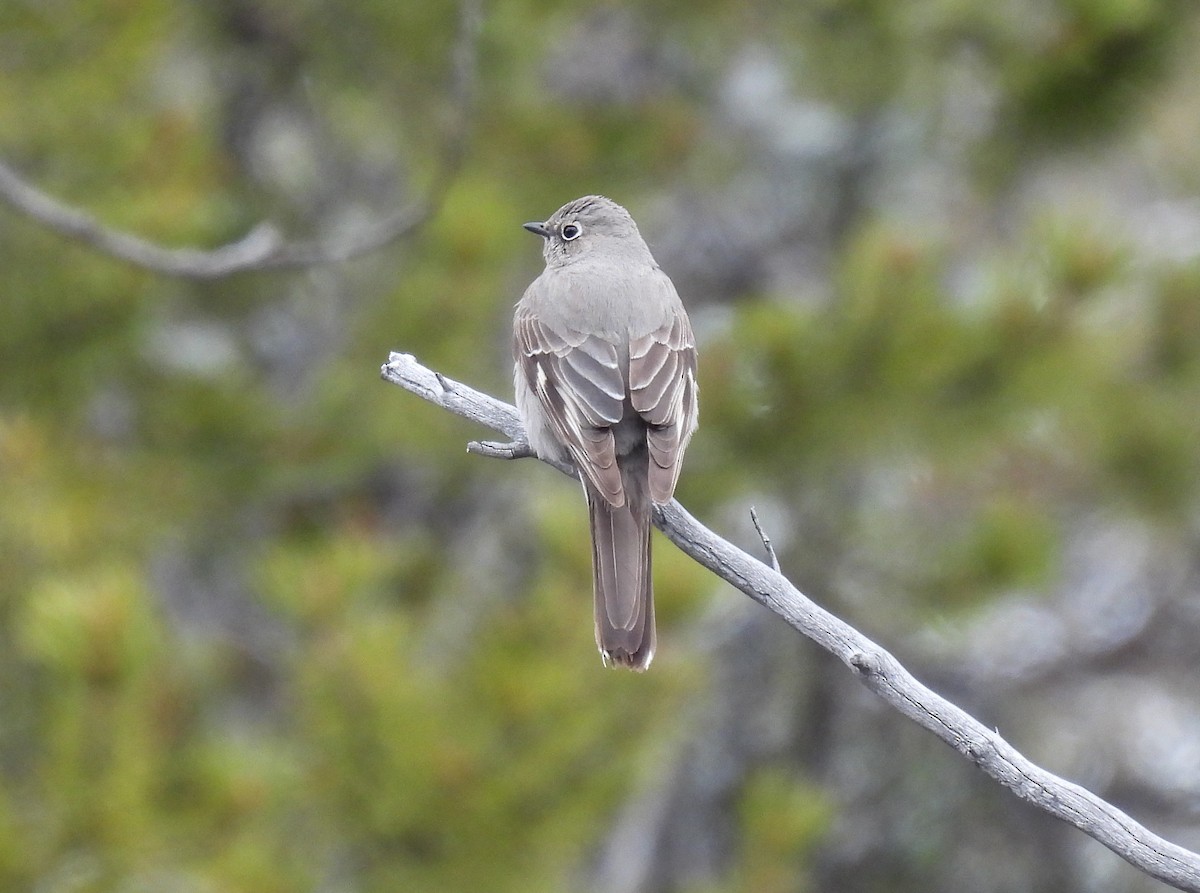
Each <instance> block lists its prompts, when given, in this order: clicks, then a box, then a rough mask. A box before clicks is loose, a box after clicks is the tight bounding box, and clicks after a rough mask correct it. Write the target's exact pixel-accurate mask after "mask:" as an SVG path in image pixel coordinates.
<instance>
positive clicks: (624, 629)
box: [586, 487, 655, 670]
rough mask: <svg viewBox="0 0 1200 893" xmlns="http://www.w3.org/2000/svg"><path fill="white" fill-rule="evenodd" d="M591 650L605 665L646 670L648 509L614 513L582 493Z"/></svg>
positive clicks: (650, 646)
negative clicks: (592, 611)
mask: <svg viewBox="0 0 1200 893" xmlns="http://www.w3.org/2000/svg"><path fill="white" fill-rule="evenodd" d="M586 489H587V497H588V517H589V521H590V523H591V528H592V577H593V583H594V589H595V608H596V644H597V645H598V646H599V648H600V654H601V656H602V657H603V658H604V662H605V663H606V664H615V665H617V666H622V667H628V668H630V669H633V670H645V669H646V668H647V667H649V666H650V661H651V659H652V658H653V657H654V642H655V637H654V592H653V588H652V586H651V576H650V507H649V506H648V505H645V506H637V505H630V504H629V502H626V504H625V505H623V506H620V507H617V508H614V507H613V506H611V505H609V504H608V502H607V501H606V500H605V499H604V497H602V496H601V495H600V494H599V493H596V492H595V491H593V490H592V488H591V487H587V488H586Z"/></svg>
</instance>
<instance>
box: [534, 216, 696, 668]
mask: <svg viewBox="0 0 1200 893" xmlns="http://www.w3.org/2000/svg"><path fill="white" fill-rule="evenodd" d="M524 228H525V229H527V230H528V231H529V232H531V233H535V234H536V235H538V236H541V238H542V240H543V241H542V254H543V256H544V258H545V261H546V267H545V269H544V270H543V271H542V273H541V275H539V276H538V277H537V278H536V279H535V280H534V281H533V282H532V283H531V284H530V285H529V287H528V288H527V289H526V290H525V293H524V294H523V296H522V297H521V300H520V301H518V302H517V305H516V310H515V313H514V318H513V360H514V370H513V378H514V384H515V390H516V398H517V409H518V412H519V414H520V417H521V421H522V423H523V424H524V426H525V430H526V435H527V438H528V444H529V447H530V448H531V450H532V451H533V452H534V453H536V454H537V455H538V456H541V457H543V458H547V459H550V460H553V461H558V462H560V463H563V462H568V461H569V462H570V463H572V464H573V465H574V466H575V468H576V469H577V470H578V472H579V478H580V481H581V482H582V484H583V490H584V494H585V496H586V498H587V506H588V520H589V526H590V532H591V539H592V582H593V595H594V605H595V625H596V645H597V647H598V648H599V649H600V655H601V658H602V660H603V662H604V664H605V665H606V666H619V667H627V668H629V669H632V670H637V671H643V670H646V669H647V668H648V667H649V666H650V661H651V660H652V659H653V657H654V649H655V642H656V636H655V628H654V593H653V585H652V580H651V563H650V527H651V520H652V514H653V506H654V505H665V504H666V503H668V502H670V501H671V499H672V497H673V495H674V492H675V485H676V483H677V481H678V480H679V472H680V468H681V467H682V464H683V456H684V452H685V451H686V450H687V447H688V443H689V441H690V440H691V437H692V434H693V432H695V430H696V426H697V422H698V412H699V407H698V399H697V398H698V386H697V382H696V339H695V336H694V335H693V333H692V325H691V322H690V321H689V319H688V315H687V311H686V310H685V309H684V306H683V302H682V301H681V300H680V297H679V294H678V292H676V290H675V286H674V284H673V283H672V282H671V280H670V278H669V277H668V276H667V274H666V273H664V272H663V271H662V270H661V269H660V268H659V266H658V264H657V262H656V261H655V260H654V257H653V255H652V254H651V253H650V248H649V247H648V246H647V245H646V242H645V241H644V240H643V238H642V236H641V233H640V232H639V231H638V228H637V224H636V223H634V221H633V218H632V217H631V216H630V215H629V212H628V211H626V210H625V208H623V207H621V206H620V205H619V204H617V203H616V202H614V201H612V200H611V199H608V198H605V197H604V196H600V195H587V196H584V197H582V198H577V199H575V200H574V201H570V202H567V204H565V205H563V206H562V207H561V208H559V209H558V210H557V211H555V212H554V213H553V214H551V215H550V217H549V218H547V219H546V220H545V221H541V222H533V223H526V224H524Z"/></svg>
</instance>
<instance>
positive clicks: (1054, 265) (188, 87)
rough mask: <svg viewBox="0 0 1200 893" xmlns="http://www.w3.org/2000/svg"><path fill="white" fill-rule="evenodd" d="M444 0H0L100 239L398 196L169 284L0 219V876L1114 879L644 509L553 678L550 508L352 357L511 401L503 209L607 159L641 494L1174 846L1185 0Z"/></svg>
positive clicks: (554, 484)
mask: <svg viewBox="0 0 1200 893" xmlns="http://www.w3.org/2000/svg"><path fill="white" fill-rule="evenodd" d="M469 11H470V7H469V6H468V12H469ZM461 20H462V10H460V9H459V7H457V6H456V5H455V4H451V3H444V2H428V3H419V4H418V3H404V2H396V0H388V2H383V0H360V2H355V3H333V2H329V0H301V2H294V0H291V2H285V0H213V2H190V3H189V2H181V0H176V2H169V0H57V2H53V3H42V2H32V0H3V2H2V3H0V159H2V160H3V161H4V162H5V163H7V164H10V165H12V166H13V167H14V168H15V169H16V170H18V171H19V172H20V173H21V174H22V176H24V177H25V178H27V179H28V180H29V181H30V182H31V183H34V184H37V185H38V187H39V188H41V189H44V190H45V191H47V192H48V193H50V194H51V195H53V196H55V197H57V198H58V199H59V200H61V201H64V202H67V203H69V204H72V205H74V206H76V207H78V208H80V209H83V210H85V211H87V212H88V213H90V214H93V215H95V216H96V217H97V218H98V219H99V220H101V221H102V222H103V223H104V224H105V225H107V226H109V227H112V228H114V229H117V230H125V231H129V232H133V233H137V234H139V235H141V236H143V237H145V238H147V239H150V240H152V241H154V242H157V243H160V244H162V245H164V246H168V247H210V246H217V245H220V244H223V243H226V242H229V241H232V240H235V239H237V238H240V237H241V236H242V235H243V234H245V233H246V232H247V231H248V230H249V229H250V228H252V227H253V226H255V225H256V224H258V223H260V222H262V221H270V222H272V223H273V224H275V225H276V226H277V227H278V228H279V229H280V230H282V231H283V232H284V233H286V234H287V235H288V236H289V237H292V238H295V239H298V240H307V239H317V240H329V241H334V242H337V241H338V240H343V239H353V237H354V234H355V232H357V231H359V229H360V228H361V227H362V226H363V225H364V222H368V221H371V220H377V219H379V218H381V217H383V216H384V215H386V214H387V213H389V212H390V211H392V210H394V209H396V208H399V207H402V206H404V205H406V204H407V203H408V202H411V201H420V200H421V199H422V197H424V196H427V195H433V196H435V198H437V199H438V200H437V201H436V203H435V208H434V213H433V214H432V215H431V217H430V218H429V219H428V220H427V221H426V222H425V224H424V225H422V226H421V227H419V228H418V229H417V230H416V231H415V232H414V233H412V234H411V235H409V236H407V237H405V238H403V239H400V240H398V241H396V242H394V243H392V244H389V245H388V246H386V247H384V248H383V249H381V250H379V251H376V252H373V253H370V254H368V255H366V256H363V257H360V258H357V259H355V260H352V261H350V262H346V263H340V264H324V265H318V266H314V267H311V268H301V269H293V270H282V271H264V272H251V273H244V274H239V275H235V276H230V277H223V278H218V279H215V280H212V281H202V282H200V281H193V280H189V279H182V278H177V277H171V276H165V275H161V274H158V273H155V272H153V271H148V270H144V269H139V268H137V267H135V266H133V265H130V264H128V263H125V262H122V261H119V260H116V259H113V258H111V257H107V256H105V255H104V254H103V253H101V252H98V251H96V250H94V249H92V248H90V247H87V246H84V245H81V244H78V243H76V242H72V241H70V240H67V239H65V238H64V237H62V236H61V235H59V234H57V233H54V232H52V231H50V230H48V229H47V228H46V227H45V226H43V225H41V224H39V223H38V222H37V221H34V220H31V219H29V218H28V217H27V216H25V215H22V214H20V213H18V212H17V211H16V210H14V209H12V208H11V207H6V206H2V205H0V889H3V890H14V891H24V890H30V891H39V893H67V891H71V893H74V891H81V893H82V891H128V893H132V891H189V893H190V891H204V893H209V891H214V893H215V891H219V893H225V891H231V893H276V891H277V893H290V891H339V893H340V891H447V890H464V891H465V890H472V891H475V890H488V891H507V890H513V891H516V890H520V891H542V890H545V891H552V890H564V889H605V890H630V891H633V890H640V891H704V893H718V891H719V893H726V891H729V893H732V891H755V893H774V891H780V893H782V891H802V890H837V889H854V890H860V891H861V890H907V889H912V890H964V889H971V890H976V891H980V890H984V891H986V890H1013V891H1016V890H1023V891H1028V890H1047V891H1049V890H1056V891H1064V890H1065V891H1070V890H1096V889H1104V890H1118V891H1119V890H1142V889H1159V887H1156V886H1154V885H1153V884H1151V882H1149V881H1148V880H1146V879H1144V878H1142V877H1140V876H1139V875H1138V874H1137V873H1136V871H1134V869H1132V868H1130V867H1128V866H1125V865H1124V864H1123V863H1120V862H1118V861H1117V860H1116V859H1115V857H1112V856H1111V855H1110V854H1108V853H1107V852H1106V851H1104V850H1102V849H1101V848H1100V847H1099V845H1096V844H1094V843H1092V842H1091V841H1089V840H1087V839H1085V838H1083V836H1082V835H1080V834H1079V833H1078V832H1075V831H1073V830H1072V829H1067V828H1064V827H1060V826H1059V825H1057V824H1056V823H1054V822H1051V821H1050V820H1048V819H1045V818H1044V817H1041V816H1038V815H1037V814H1035V813H1034V812H1033V810H1032V809H1031V808H1029V807H1026V806H1024V805H1021V804H1019V803H1017V801H1015V799H1014V798H1012V797H1011V795H1009V794H1008V793H1007V792H1004V791H1002V790H1000V789H998V788H997V787H995V786H994V785H993V784H992V783H991V782H989V781H987V780H986V779H984V778H983V777H982V776H981V775H979V774H978V773H975V772H974V770H973V769H972V768H971V767H970V766H968V765H966V764H965V763H962V761H961V760H959V758H958V757H957V756H955V755H954V754H953V753H952V752H951V751H949V750H948V749H946V748H945V747H944V746H942V745H941V744H939V743H938V742H936V741H935V740H934V739H932V738H931V737H929V736H927V735H925V734H924V733H922V732H920V731H918V730H915V729H911V728H908V727H906V726H905V724H904V723H903V721H901V720H899V719H896V718H893V717H892V716H889V715H888V714H887V711H886V710H884V709H883V708H882V706H881V705H879V704H878V703H876V702H875V701H873V699H872V698H871V697H870V696H869V695H868V694H867V693H866V692H865V691H864V690H862V689H861V688H860V687H859V686H858V685H857V683H855V682H854V681H853V679H850V678H849V676H848V673H847V672H846V670H845V669H844V668H843V667H842V666H841V665H840V664H837V663H836V662H835V661H832V660H830V659H828V658H827V657H825V656H824V655H820V654H818V653H817V652H816V647H815V646H813V645H811V644H809V643H807V642H806V641H804V640H802V639H800V638H799V637H797V636H795V635H794V634H793V633H791V632H790V631H789V630H787V629H786V628H785V627H784V626H783V624H782V623H781V622H779V621H776V620H775V619H774V618H772V617H770V616H769V615H767V614H765V612H763V611H761V609H757V608H755V607H754V606H752V605H751V604H750V603H749V602H748V600H746V599H745V597H744V596H742V595H740V594H738V593H736V592H733V591H732V590H730V589H729V588H728V587H725V586H722V585H719V584H718V583H717V582H716V581H715V580H714V578H712V577H711V576H710V575H708V574H707V573H705V572H704V571H702V570H700V569H699V568H697V567H695V566H694V565H692V564H691V563H689V562H688V561H687V560H686V559H684V558H683V557H682V556H680V555H679V554H678V553H676V552H675V550H674V549H673V548H672V547H671V546H670V544H668V543H667V542H666V541H665V540H663V539H661V538H660V537H657V535H656V542H655V550H656V551H655V584H656V594H657V601H658V605H659V656H658V658H657V659H656V662H655V665H654V668H653V670H652V671H651V672H650V673H648V674H646V675H644V676H635V675H633V674H626V673H619V672H613V671H605V670H603V668H602V667H601V666H600V661H599V659H598V657H597V655H596V653H595V648H594V644H593V642H592V629H591V620H590V613H591V607H590V598H591V596H590V593H589V588H590V572H589V569H588V567H589V559H590V553H589V550H588V547H587V544H586V533H585V517H584V510H583V505H582V500H581V499H580V498H579V494H578V492H577V488H576V487H575V486H572V485H571V484H570V483H569V482H567V481H565V480H563V479H561V477H560V476H559V475H557V474H555V473H554V472H552V471H550V470H548V469H546V468H544V467H538V466H537V465H536V464H535V463H532V462H524V463H517V464H512V465H509V464H504V463H499V462H490V461H486V460H483V459H479V458H476V457H472V456H468V455H467V454H466V452H465V450H464V444H465V442H466V441H467V440H470V439H473V438H479V437H486V436H490V432H487V431H483V430H479V429H477V428H474V427H472V426H471V425H469V424H467V423H466V422H463V421H462V420H459V419H456V418H453V417H451V416H450V415H448V414H447V413H444V412H442V411H439V410H437V409H436V408H434V407H431V406H429V405H427V404H425V403H423V402H421V401H420V400H418V399H417V398H415V397H412V396H410V395H408V394H406V393H404V392H403V391H401V390H399V389H398V388H395V387H390V386H387V385H385V384H383V383H382V382H380V381H379V379H378V374H377V370H378V368H379V365H380V364H381V363H382V362H383V361H384V360H385V359H386V357H387V353H388V351H389V350H393V349H395V350H402V351H405V352H411V353H414V354H416V356H417V357H418V358H419V359H420V360H421V361H422V362H424V363H426V364H427V365H429V366H431V367H432V368H435V369H438V370H439V371H441V372H443V373H445V374H447V375H450V376H452V377H454V378H456V379H459V380H462V381H465V382H467V383H470V384H472V385H473V386H476V387H479V388H481V389H483V390H485V391H488V392H490V393H493V394H496V395H498V396H502V397H504V398H506V399H508V398H509V397H510V392H511V372H510V365H509V363H510V361H509V359H508V337H509V335H508V332H509V321H510V318H511V305H512V303H513V302H515V300H516V299H517V298H518V297H519V296H520V293H521V290H522V289H523V288H524V286H525V284H526V283H527V282H528V281H530V280H531V279H532V278H533V276H535V275H536V274H537V272H538V271H539V269H540V266H541V259H540V256H539V245H538V244H537V242H536V240H535V239H533V238H532V237H530V236H529V235H528V234H527V233H524V232H523V231H522V230H521V228H520V224H521V223H522V222H524V221H526V220H535V219H543V218H545V217H546V216H548V215H549V214H550V213H551V212H552V211H553V210H554V209H555V208H557V207H558V206H559V205H561V204H563V203H564V202H566V201H567V200H569V199H571V198H574V197H576V196H579V195H583V194H587V193H590V192H601V193H604V194H607V195H609V196H611V197H612V198H614V199H616V200H617V201H619V202H621V203H622V204H624V205H626V206H627V207H629V208H630V210H631V211H632V213H633V214H634V216H635V218H636V219H637V220H638V221H639V224H640V226H641V229H642V232H643V234H644V235H645V236H646V238H647V241H648V242H649V244H650V245H651V248H652V249H653V250H654V251H655V254H656V256H657V258H658V260H659V262H660V263H661V264H662V266H663V267H664V269H666V271H667V272H668V273H669V274H671V275H672V276H673V277H674V278H675V281H676V284H677V285H678V286H679V289H680V291H681V293H682V294H683V297H684V300H685V303H687V304H688V306H689V308H690V311H691V313H692V318H693V322H694V324H695V328H696V331H697V335H698V338H699V341H700V397H701V428H700V431H699V432H698V434H697V436H696V438H695V439H694V441H693V446H692V448H691V451H690V453H689V456H688V463H687V464H686V466H685V470H684V473H683V477H682V480H681V483H680V486H679V490H678V493H677V495H678V496H679V497H680V499H681V501H682V502H683V503H684V504H685V505H686V506H687V507H688V508H689V509H690V510H691V511H692V512H693V513H694V514H696V515H697V517H699V518H700V519H701V520H703V521H704V522H705V523H707V524H708V525H709V526H711V527H713V528H714V529H715V530H717V531H718V532H720V533H722V534H723V535H725V536H727V537H729V538H731V539H733V540H734V541H736V542H738V543H739V544H741V545H743V546H744V547H746V548H749V549H752V550H753V549H755V548H757V547H756V540H755V537H754V535H753V531H752V529H751V528H750V526H749V520H748V514H747V512H748V508H749V506H750V505H752V504H755V505H757V506H758V507H759V509H760V512H761V513H762V516H763V520H764V522H765V523H766V525H767V529H768V532H769V533H770V534H771V535H772V537H773V538H774V540H775V542H776V544H777V546H778V547H779V549H780V553H781V558H782V561H783V566H784V570H785V571H786V572H787V573H788V574H789V576H790V577H791V578H792V579H793V580H794V581H795V582H796V584H797V585H798V586H799V587H800V588H801V589H803V590H804V591H805V592H806V593H808V594H809V595H811V596H812V597H813V598H815V599H816V600H817V601H818V602H820V603H822V604H824V605H826V606H828V607H830V608H831V609H832V610H834V611H836V612H837V613H839V614H840V615H841V616H844V617H845V618H846V619H848V620H849V621H850V622H852V623H854V624H855V625H857V626H859V627H860V628H862V629H863V630H864V631H865V632H867V634H869V635H871V636H873V637H875V638H877V639H878V640H879V641H880V642H881V643H883V644H884V645H885V646H886V647H888V648H889V649H890V650H893V651H894V652H895V653H896V654H897V656H899V657H900V658H901V660H903V661H904V662H905V663H906V664H908V665H910V666H911V667H912V668H913V669H914V671H915V672H917V674H918V675H919V676H921V677H922V678H923V679H926V680H927V681H929V682H930V684H932V685H933V686H934V687H936V688H938V689H939V690H941V691H943V692H945V693H946V694H947V695H948V696H950V697H951V698H952V699H954V700H956V701H958V702H960V703H961V704H962V705H963V706H964V707H966V708H967V709H968V710H971V711H972V712H973V713H975V714H976V715H977V716H979V717H980V718H981V720H982V721H984V722H985V723H987V724H989V725H996V726H998V727H999V728H1000V731H1001V732H1002V734H1004V735H1005V737H1006V738H1007V739H1008V740H1010V741H1011V742H1013V743H1014V744H1015V745H1016V746H1017V747H1018V748H1019V749H1021V750H1022V751H1024V752H1026V753H1027V755H1029V756H1030V757H1031V758H1033V759H1034V760H1036V761H1038V762H1040V763H1042V764H1044V765H1046V766H1047V767H1048V768H1051V769H1052V770H1054V771H1057V772H1061V773H1062V774H1064V775H1067V776H1068V777H1071V778H1073V779H1075V780H1077V781H1079V782H1080V783H1083V784H1085V785H1088V786H1089V787H1092V788H1093V789H1095V790H1097V792H1099V793H1101V794H1102V795H1105V796H1109V797H1111V798H1113V799H1114V800H1115V801H1116V802H1117V803H1118V804H1119V805H1121V806H1122V807H1123V808H1126V809H1128V810H1130V811H1131V812H1132V813H1133V814H1134V815H1135V816H1137V817H1138V818H1139V819H1141V820H1143V821H1145V822H1146V823H1147V824H1149V825H1151V827H1153V828H1155V830H1158V831H1160V832H1161V833H1164V834H1165V835H1167V836H1168V837H1171V838H1172V839H1174V840H1176V841H1178V842H1179V843H1182V844H1184V845H1189V846H1192V847H1193V848H1195V847H1196V846H1197V845H1200V823H1198V822H1197V820H1196V816H1195V808H1194V807H1195V802H1196V797H1197V796H1200V758H1198V757H1197V756H1196V754H1195V748H1194V742H1195V740H1197V739H1196V736H1197V735H1198V734H1200V696H1198V695H1197V692H1198V691H1200V688H1197V686H1196V685H1195V676H1196V668H1197V662H1198V661H1200V654H1198V653H1197V651H1198V650H1197V649H1196V648H1195V646H1194V645H1192V644H1191V643H1193V642H1195V641H1200V613H1198V612H1197V611H1196V610H1195V607H1194V605H1195V603H1196V602H1195V598H1196V596H1195V594H1196V592H1197V591H1198V590H1200V582H1198V577H1200V571H1197V567H1200V562H1198V561H1196V556H1197V555H1200V550H1198V546H1200V537H1198V533H1200V525H1198V524H1197V518H1198V517H1200V515H1198V513H1197V506H1198V505H1200V502H1198V495H1200V205H1198V204H1197V203H1198V201H1200V199H1198V198H1197V197H1196V195H1197V190H1198V188H1200V91H1198V90H1197V89H1196V85H1197V84H1198V83H1200V56H1198V55H1197V53H1196V52H1195V48H1196V46H1198V45H1200V16H1198V14H1197V10H1196V7H1195V6H1194V5H1193V4H1190V3H1186V2H1155V0H1049V2H1044V3H1034V2H1028V0H913V2H904V3H897V2H878V0H836V2H835V0H813V2H805V3H795V4H780V3H778V2H759V0H753V2H750V3H741V2H731V0H704V2H698V3H679V2H670V0H660V2H652V3H642V4H637V5H618V4H607V5H593V4H586V3H559V4H553V3H549V4H548V3H530V2H519V0H512V2H493V3H487V4H484V5H483V6H482V7H481V8H480V10H479V19H478V22H477V26H478V33H477V35H476V36H475V37H474V38H473V39H470V40H465V39H464V38H463V36H462V33H461V32H462V27H463V26H462V21H461ZM442 184H444V185H445V187H446V188H445V189H444V191H443V190H442V189H441V185H442ZM623 834H624V835H625V836H622V835H623Z"/></svg>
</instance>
